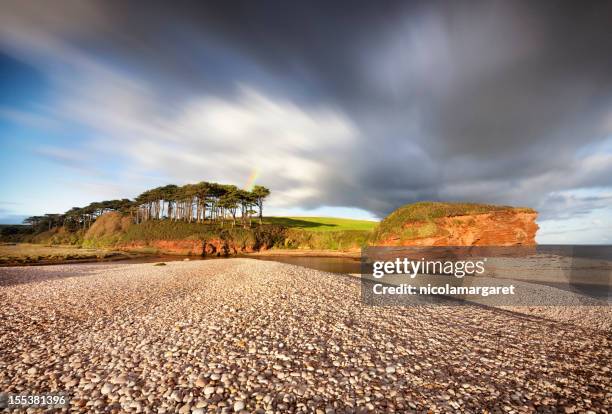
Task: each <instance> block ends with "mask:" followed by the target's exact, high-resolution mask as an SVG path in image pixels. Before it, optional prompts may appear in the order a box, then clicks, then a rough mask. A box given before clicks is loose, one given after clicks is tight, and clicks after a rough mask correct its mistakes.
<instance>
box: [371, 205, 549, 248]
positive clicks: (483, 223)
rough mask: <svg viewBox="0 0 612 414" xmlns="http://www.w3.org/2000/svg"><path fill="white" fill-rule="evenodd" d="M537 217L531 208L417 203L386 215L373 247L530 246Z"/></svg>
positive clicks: (534, 234)
mask: <svg viewBox="0 0 612 414" xmlns="http://www.w3.org/2000/svg"><path fill="white" fill-rule="evenodd" d="M537 216H538V213H537V212H536V211H535V210H533V209H530V208H523V207H510V206H496V205H490V204H475V203H441V202H420V203H414V204H408V205H405V206H403V207H400V208H398V209H397V210H395V211H394V212H392V213H391V214H389V215H388V216H387V217H386V218H385V219H384V220H383V221H382V222H381V223H380V225H379V226H378V228H377V230H376V232H375V236H374V238H373V242H372V243H371V244H372V245H376V246H533V245H535V244H536V242H535V237H536V232H537V231H538V228H539V227H538V225H537V224H536V218H537Z"/></svg>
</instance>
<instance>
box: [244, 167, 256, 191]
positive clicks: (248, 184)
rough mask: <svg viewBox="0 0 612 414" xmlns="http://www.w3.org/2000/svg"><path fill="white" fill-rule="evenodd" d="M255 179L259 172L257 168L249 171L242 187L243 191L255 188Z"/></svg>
mask: <svg viewBox="0 0 612 414" xmlns="http://www.w3.org/2000/svg"><path fill="white" fill-rule="evenodd" d="M257 177H259V170H258V169H257V168H254V169H253V171H251V174H250V175H249V178H248V179H247V182H246V184H245V185H244V189H245V190H247V191H251V190H252V189H253V187H254V186H255V180H257Z"/></svg>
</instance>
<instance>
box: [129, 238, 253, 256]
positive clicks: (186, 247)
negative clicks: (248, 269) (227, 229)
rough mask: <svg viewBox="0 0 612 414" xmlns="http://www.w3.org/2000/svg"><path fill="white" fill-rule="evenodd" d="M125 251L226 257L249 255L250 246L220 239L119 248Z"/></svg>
mask: <svg viewBox="0 0 612 414" xmlns="http://www.w3.org/2000/svg"><path fill="white" fill-rule="evenodd" d="M121 247H122V248H123V249H125V250H139V249H143V248H153V249H156V250H157V251H158V252H159V253H165V254H176V255H181V256H228V255H233V254H238V253H251V252H253V251H254V249H253V247H251V246H238V245H236V244H234V243H231V242H228V241H226V240H222V239H211V240H205V241H202V240H153V241H150V242H148V243H145V242H132V243H130V244H127V245H124V246H121Z"/></svg>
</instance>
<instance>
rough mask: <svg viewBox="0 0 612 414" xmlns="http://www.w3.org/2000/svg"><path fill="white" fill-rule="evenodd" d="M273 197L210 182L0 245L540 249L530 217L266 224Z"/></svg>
mask: <svg viewBox="0 0 612 414" xmlns="http://www.w3.org/2000/svg"><path fill="white" fill-rule="evenodd" d="M268 195H269V190H267V189H266V188H265V187H255V188H253V190H252V191H250V192H246V191H244V190H238V189H236V187H234V186H227V185H219V184H212V183H200V184H194V185H191V184H190V185H186V186H182V187H177V186H165V187H158V188H156V189H153V190H149V191H146V192H144V193H143V194H141V195H139V196H138V197H137V198H136V199H135V200H133V201H130V200H113V201H107V202H101V203H97V204H96V203H92V204H91V205H89V206H87V207H84V208H82V209H77V208H74V209H71V210H70V211H69V212H67V213H66V214H64V215H50V214H48V215H45V216H43V217H31V218H29V219H28V220H27V222H28V223H30V224H29V225H27V226H3V227H0V232H1V234H0V241H2V242H13V243H14V242H22V243H23V242H26V243H43V244H48V245H74V246H79V247H83V248H94V249H118V250H130V251H140V252H147V253H171V254H188V255H226V254H237V253H250V252H256V251H260V250H268V249H302V250H328V251H331V250H334V251H355V250H358V249H360V248H362V247H364V246H368V245H389V246H391V245H427V244H428V243H430V244H447V245H475V244H488V245H515V244H534V243H535V239H534V238H535V232H536V231H537V224H536V223H535V217H536V216H537V213H536V212H535V211H534V210H532V209H528V208H515V207H509V206H496V205H489V204H474V203H442V202H419V203H414V204H409V205H406V206H403V207H400V208H399V209H397V210H395V211H394V212H392V213H391V214H390V215H389V216H387V217H386V218H385V219H384V220H383V221H382V222H380V223H377V222H374V221H368V220H352V219H343V218H330V217H264V216H263V214H262V211H263V204H264V200H265V198H266V197H267V196H268ZM254 209H256V210H254ZM486 213H495V214H493V215H490V214H486ZM489 216H491V217H489ZM254 218H255V219H254ZM49 223H51V224H49Z"/></svg>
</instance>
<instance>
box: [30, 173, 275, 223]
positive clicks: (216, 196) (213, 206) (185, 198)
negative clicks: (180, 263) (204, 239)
mask: <svg viewBox="0 0 612 414" xmlns="http://www.w3.org/2000/svg"><path fill="white" fill-rule="evenodd" d="M269 195H270V190H269V189H267V188H266V187H263V186H259V185H256V186H254V187H253V189H252V190H251V191H247V190H242V189H239V188H238V187H236V186H235V185H227V184H218V183H212V182H207V181H202V182H199V183H197V184H186V185H183V186H177V185H174V184H170V185H166V186H163V187H157V188H153V189H151V190H147V191H145V192H143V193H142V194H140V195H139V196H138V197H136V198H135V199H134V200H129V199H126V198H124V199H120V200H106V201H99V202H93V203H90V204H89V205H87V206H85V207H73V208H71V209H70V210H68V211H66V212H65V213H63V214H51V213H49V214H45V215H42V216H32V217H28V218H26V219H25V220H24V224H28V225H30V226H31V228H32V229H33V233H42V232H44V231H50V230H51V229H53V228H60V227H63V228H65V229H66V230H68V231H70V232H76V231H78V230H80V229H81V230H83V229H87V228H89V227H91V225H92V224H93V223H94V222H95V221H96V219H98V217H100V216H102V215H103V214H105V213H108V212H119V213H121V214H123V215H126V216H129V217H130V219H131V220H132V221H133V222H134V223H142V222H145V221H149V220H169V221H183V222H187V223H206V222H210V223H223V222H225V221H230V222H231V225H232V226H233V225H236V223H237V222H238V221H239V222H240V224H241V225H242V226H244V227H247V226H251V224H252V216H253V215H254V214H256V213H258V217H259V222H260V223H261V222H262V219H263V205H264V200H265V198H266V197H268V196H269ZM254 208H257V210H254ZM238 212H240V215H239V216H238Z"/></svg>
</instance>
